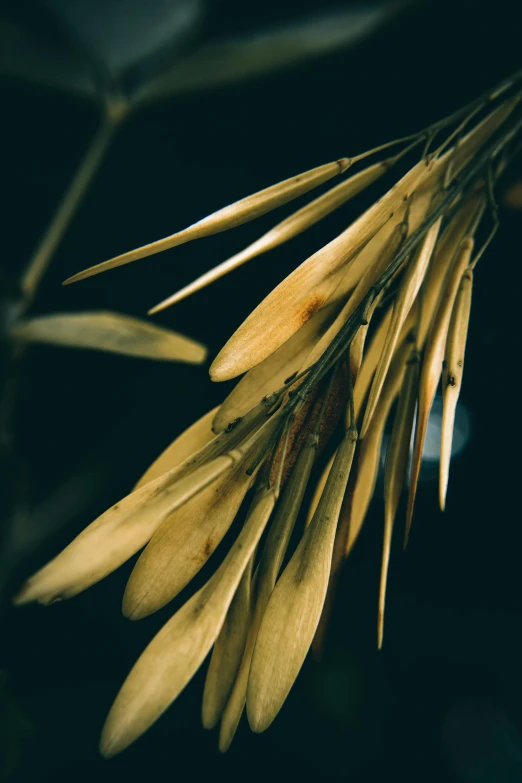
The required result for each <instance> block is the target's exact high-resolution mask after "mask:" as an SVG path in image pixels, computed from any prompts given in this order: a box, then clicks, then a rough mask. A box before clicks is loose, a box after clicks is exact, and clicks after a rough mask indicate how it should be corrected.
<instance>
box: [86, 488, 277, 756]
mask: <svg viewBox="0 0 522 783" xmlns="http://www.w3.org/2000/svg"><path fill="white" fill-rule="evenodd" d="M274 502H275V495H274V492H273V491H272V490H264V491H261V492H259V493H258V494H257V495H256V496H255V498H254V501H253V503H252V506H251V508H250V511H249V514H248V518H247V521H246V522H245V524H244V526H243V529H242V531H241V533H240V534H239V536H238V538H237V540H236V542H235V544H234V545H233V547H232V549H231V550H230V552H229V553H228V555H227V557H226V558H225V560H224V561H223V563H222V564H221V566H220V567H219V569H218V570H217V571H216V573H215V574H214V576H213V577H212V578H211V579H210V580H209V581H208V582H207V583H206V585H205V586H204V587H202V588H201V590H199V591H198V592H197V593H196V594H195V595H194V596H192V598H191V599H190V600H189V601H187V603H186V604H184V606H182V607H181V609H180V610H179V611H178V612H177V613H176V614H175V615H174V616H173V617H172V618H171V619H170V620H169V621H168V623H167V624H166V625H164V626H163V628H162V629H161V631H160V632H159V633H158V634H157V635H156V636H155V637H154V639H153V640H152V642H151V643H150V644H149V645H148V647H147V648H146V649H145V651H144V652H143V654H142V655H141V657H140V658H139V659H138V661H137V662H136V664H135V665H134V667H133V669H132V671H131V672H130V674H129V676H128V677H127V679H126V681H125V682H124V684H123V686H122V688H121V690H120V692H119V694H118V696H117V697H116V701H115V702H114V704H113V706H112V708H111V710H110V712H109V715H108V717H107V720H106V722H105V726H104V728H103V732H102V737H101V743H100V749H101V752H102V753H103V755H104V756H114V755H115V754H116V753H119V752H120V751H121V750H123V749H124V748H126V747H127V746H128V745H130V744H131V743H132V742H134V741H135V740H136V739H137V738H138V737H139V736H140V735H141V734H143V732H144V731H146V730H147V729H148V728H149V727H150V726H151V725H152V724H153V723H154V722H155V721H156V720H157V719H158V718H159V717H160V715H162V713H163V712H165V710H166V709H167V707H168V706H169V705H170V704H171V703H172V702H173V701H174V699H175V698H176V697H177V696H178V695H179V694H180V692H181V691H182V690H183V688H184V687H185V685H186V684H187V683H188V682H189V681H190V679H191V678H192V677H193V675H194V674H195V672H196V671H197V670H198V669H199V667H200V666H201V664H202V663H203V661H204V659H205V657H206V656H207V654H208V652H209V650H210V648H211V647H212V645H213V644H214V642H215V640H216V638H217V636H218V634H219V631H220V630H221V627H222V625H223V622H224V620H225V616H226V613H227V611H228V608H229V606H230V603H231V601H232V599H233V597H234V594H235V592H236V590H237V588H238V585H239V582H240V580H241V577H242V575H243V572H244V570H245V568H246V567H247V564H248V562H249V560H250V558H251V557H252V554H253V552H254V550H255V548H256V546H257V544H258V542H259V539H260V537H261V534H262V532H263V530H264V528H265V525H266V523H267V522H268V519H269V517H270V514H271V512H272V509H273V507H274Z"/></svg>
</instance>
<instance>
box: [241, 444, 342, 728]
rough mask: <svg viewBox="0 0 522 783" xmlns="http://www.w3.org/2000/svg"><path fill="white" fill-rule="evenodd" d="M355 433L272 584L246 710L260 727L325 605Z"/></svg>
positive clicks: (275, 707) (277, 704)
mask: <svg viewBox="0 0 522 783" xmlns="http://www.w3.org/2000/svg"><path fill="white" fill-rule="evenodd" d="M355 443H356V436H355V435H354V433H353V432H352V431H349V432H348V433H347V435H346V436H345V438H344V440H343V442H342V443H341V445H340V446H339V448H338V449H337V452H336V457H335V460H334V464H333V466H332V470H331V471H330V475H329V477H328V481H327V484H326V488H325V491H324V493H323V496H322V498H321V501H320V502H319V505H318V507H317V511H316V513H315V516H314V519H313V520H312V522H311V523H310V525H309V526H308V528H307V529H306V531H305V533H304V535H303V537H302V539H301V541H300V543H299V545H298V547H297V549H296V551H295V553H294V555H293V556H292V558H291V560H290V562H289V564H288V565H287V567H286V568H285V570H284V571H283V574H282V576H281V578H280V579H279V581H278V582H277V584H276V587H275V589H274V591H273V593H272V595H271V597H270V600H269V602H268V606H267V608H266V612H265V614H264V616H263V619H262V621H261V626H260V629H259V634H258V636H257V640H256V644H255V647H254V654H253V656H252V665H251V669H250V676H249V680H248V689H247V713H248V721H249V723H250V727H251V728H252V729H253V731H256V732H259V731H264V730H265V729H267V728H268V726H269V725H270V724H271V723H272V721H273V719H274V718H275V716H276V715H277V713H278V712H279V710H280V709H281V706H282V705H283V702H284V700H285V699H286V697H287V695H288V693H289V691H290V689H291V687H292V685H293V683H294V680H295V678H296V677H297V675H298V673H299V670H300V669H301V666H302V665H303V662H304V659H305V657H306V654H307V652H308V649H309V648H310V645H311V643H312V639H313V636H314V633H315V629H316V627H317V624H318V622H319V617H320V615H321V611H322V608H323V603H324V599H325V596H326V588H327V586H328V577H329V574H330V563H331V558H332V548H333V542H334V537H335V530H336V527H337V520H338V517H339V512H340V509H341V503H342V499H343V496H344V491H345V488H346V483H347V481H348V476H349V473H350V467H351V463H352V459H353V453H354V450H355Z"/></svg>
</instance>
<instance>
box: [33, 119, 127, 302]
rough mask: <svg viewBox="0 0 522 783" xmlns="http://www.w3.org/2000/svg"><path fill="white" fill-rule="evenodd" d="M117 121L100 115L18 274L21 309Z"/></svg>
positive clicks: (67, 223) (74, 208) (36, 282)
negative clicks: (98, 125) (94, 129)
mask: <svg viewBox="0 0 522 783" xmlns="http://www.w3.org/2000/svg"><path fill="white" fill-rule="evenodd" d="M118 121H119V117H118V115H115V114H114V113H107V114H106V116H105V117H104V119H103V121H102V123H101V125H100V127H99V129H98V131H97V132H96V135H95V136H94V138H93V140H92V142H91V144H90V145H89V148H88V149H87V152H86V153H85V156H84V158H83V160H82V161H81V163H80V165H79V167H78V169H77V170H76V173H75V174H74V177H73V179H72V181H71V183H70V185H69V187H68V188H67V190H66V192H65V194H64V196H63V198H62V200H61V202H60V204H59V205H58V208H57V210H56V212H55V213H54V216H53V218H52V219H51V222H50V223H49V225H48V226H47V228H46V230H45V233H44V235H43V236H42V238H41V239H40V242H39V243H38V246H37V248H36V250H35V252H34V253H33V256H32V258H31V260H30V261H29V264H28V265H27V268H26V270H25V272H24V274H23V275H22V279H21V289H22V300H21V303H20V304H21V312H25V311H27V310H28V309H29V307H30V306H31V304H32V302H33V300H34V297H35V295H36V292H37V290H38V286H39V284H40V281H41V279H42V276H43V275H44V273H45V271H46V269H47V267H48V266H49V262H50V261H51V258H52V256H53V254H54V253H55V251H56V248H57V247H58V245H59V244H60V242H61V240H62V238H63V236H64V234H65V232H66V230H67V228H68V226H69V224H70V222H71V219H72V218H73V216H74V214H75V213H76V211H77V209H78V207H79V205H80V203H81V201H82V200H83V197H84V196H85V193H86V192H87V189H88V187H89V185H90V184H91V182H92V180H93V179H94V176H95V174H96V172H97V171H98V169H99V168H100V165H101V163H102V161H103V159H104V157H105V154H106V152H107V150H108V148H109V145H110V142H111V141H112V139H113V136H114V132H115V130H116V128H117V126H118Z"/></svg>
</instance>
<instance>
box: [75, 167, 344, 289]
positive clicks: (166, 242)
mask: <svg viewBox="0 0 522 783" xmlns="http://www.w3.org/2000/svg"><path fill="white" fill-rule="evenodd" d="M349 165H350V161H349V160H348V158H341V159H340V160H336V161H334V162H333V163H325V164H324V165H323V166H317V167H316V168H314V169H310V171H305V172H304V173H303V174H298V175H297V176H295V177H290V178H289V179H285V180H283V181H282V182H278V183H277V185H271V186H270V187H269V188H265V189H264V190H260V191H258V192H257V193H254V194H253V195H251V196H247V197H246V198H243V199H241V200H240V201H236V202H234V203H233V204H230V205H229V206H228V207H223V209H219V210H218V211H217V212H214V213H213V214H212V215H209V216H208V217H206V218H203V220H199V221H198V222H197V223H194V224H193V225H191V226H189V227H188V228H185V229H184V230H183V231H179V232H178V233H177V234H172V235H171V236H168V237H165V238H164V239H159V240H158V241H157V242H151V243H150V244H148V245H143V247H139V248H137V249H136V250H131V251H130V252H128V253H123V254H122V255H120V256H116V257H115V258H111V259H109V261H103V263H101V264H96V266H91V267H89V269H84V270H83V272H78V274H76V275H73V276H72V277H69V278H68V280H66V281H65V283H64V284H65V285H67V284H69V283H75V282H77V281H78V280H84V279H85V278H86V277H92V276H93V275H97V274H99V273H100V272H105V271H107V270H108V269H114V268H115V267H118V266H123V265H124V264H129V263H130V262H131V261H137V260H138V259H140V258H146V257H147V256H152V255H154V254H155V253H161V251H162V250H168V249H169V248H171V247H177V246H178V245H183V244H184V243H185V242H190V241H191V240H193V239H200V238H202V237H208V236H211V235H212V234H217V233H219V232H220V231H227V230H228V229H229V228H235V227H236V226H241V225H242V224H243V223H248V221H250V220H254V219H255V218H257V217H260V216H261V215H264V214H265V213H266V212H270V211H271V210H273V209H276V207H280V206H281V205H282V204H286V203H287V202H288V201H292V200H293V199H294V198H298V197H299V196H302V195H303V194H304V193H308V191H309V190H312V189H313V188H316V187H317V186H318V185H322V184H323V182H327V180H329V179H331V178H332V177H335V176H337V175H338V174H342V173H343V172H344V171H346V169H347V168H348V166H349Z"/></svg>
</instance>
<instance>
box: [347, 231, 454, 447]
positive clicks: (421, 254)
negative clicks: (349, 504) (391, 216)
mask: <svg viewBox="0 0 522 783" xmlns="http://www.w3.org/2000/svg"><path fill="white" fill-rule="evenodd" d="M441 221H442V218H439V219H438V220H436V221H435V223H434V224H433V225H432V226H431V228H430V229H429V230H428V232H427V233H426V236H425V237H424V239H423V241H422V243H421V245H420V247H419V250H418V252H417V253H416V254H415V255H414V256H413V258H411V259H410V260H409V261H408V263H407V266H406V269H405V270H404V274H403V277H402V280H401V284H400V288H399V290H398V292H397V296H396V298H395V300H394V304H393V313H392V319H391V323H390V327H389V329H388V333H387V335H386V340H385V343H384V348H383V351H382V355H381V358H380V361H379V364H378V366H377V369H376V371H375V375H374V377H373V383H372V387H371V389H370V395H369V397H368V402H367V403H366V410H365V412H364V420H363V423H362V426H361V438H364V436H365V434H366V430H367V428H368V425H369V423H370V421H371V418H372V416H373V414H374V412H375V408H376V405H377V400H378V399H379V395H380V393H381V391H382V387H383V384H384V380H385V378H386V373H387V372H388V370H389V367H390V364H391V361H392V357H393V353H394V351H395V347H396V345H397V341H398V339H399V335H400V332H401V329H402V327H403V325H404V322H405V321H406V318H407V317H408V313H409V312H410V310H411V308H412V307H413V304H414V302H415V299H416V297H417V294H418V292H419V288H420V286H421V283H422V281H423V280H424V277H425V275H426V271H427V269H428V264H429V263H430V260H431V256H432V253H433V250H434V248H435V243H436V241H437V237H438V234H439V229H440V224H441Z"/></svg>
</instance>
